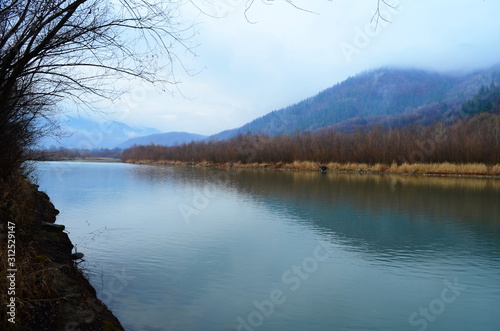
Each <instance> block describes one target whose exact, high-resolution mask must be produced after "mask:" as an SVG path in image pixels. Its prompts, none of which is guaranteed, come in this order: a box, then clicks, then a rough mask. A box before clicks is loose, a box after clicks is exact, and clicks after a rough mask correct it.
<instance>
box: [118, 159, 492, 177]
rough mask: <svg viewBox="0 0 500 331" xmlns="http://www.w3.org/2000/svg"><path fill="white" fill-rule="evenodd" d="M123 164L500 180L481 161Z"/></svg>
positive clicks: (136, 162) (144, 161)
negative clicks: (457, 162) (463, 162)
mask: <svg viewBox="0 0 500 331" xmlns="http://www.w3.org/2000/svg"><path fill="white" fill-rule="evenodd" d="M123 163H131V164H144V165H170V166H192V167H200V168H201V167H203V168H221V169H233V168H234V169H254V170H276V171H310V172H312V171H317V172H321V171H320V166H322V165H324V166H326V167H327V170H325V171H324V173H358V174H374V175H407V176H432V177H460V178H490V179H500V164H496V165H491V166H488V165H485V164H480V163H469V164H454V163H429V164H427V163H414V164H407V163H403V164H400V165H397V164H395V163H393V164H391V165H386V164H375V165H370V164H366V163H345V164H341V163H336V162H330V163H326V164H325V163H319V162H311V161H294V162H292V163H284V162H283V163H282V162H280V163H240V162H236V163H215V162H208V161H202V162H186V161H170V160H160V161H151V160H124V161H123Z"/></svg>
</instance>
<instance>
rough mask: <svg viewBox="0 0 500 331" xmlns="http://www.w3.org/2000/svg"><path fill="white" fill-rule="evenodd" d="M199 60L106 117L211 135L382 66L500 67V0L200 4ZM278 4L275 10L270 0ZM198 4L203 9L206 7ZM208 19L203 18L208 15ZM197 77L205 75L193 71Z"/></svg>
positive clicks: (195, 16) (142, 89) (190, 12)
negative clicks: (165, 85) (164, 86)
mask: <svg viewBox="0 0 500 331" xmlns="http://www.w3.org/2000/svg"><path fill="white" fill-rule="evenodd" d="M191 1H192V2H193V3H195V4H196V6H194V5H192V4H189V3H188V4H186V5H184V6H182V9H181V10H182V12H181V15H182V17H183V18H184V19H185V20H186V22H188V24H190V23H192V22H194V26H193V30H192V31H193V32H194V35H193V37H192V38H191V39H190V43H191V45H197V46H196V47H195V48H194V49H193V52H194V53H195V55H196V56H193V55H192V54H190V53H186V52H184V51H183V50H179V54H178V55H179V58H180V59H181V60H182V64H183V66H184V67H186V68H188V72H190V73H191V74H188V73H186V72H185V71H184V70H183V69H182V68H181V67H179V66H177V68H176V71H175V74H176V78H177V80H178V81H181V83H179V84H177V85H176V86H175V88H172V89H171V90H170V91H167V92H163V91H161V90H157V89H154V88H152V87H151V86H148V85H146V84H143V83H140V82H137V84H135V85H134V86H133V87H132V88H131V89H130V91H129V92H130V93H128V94H126V95H124V96H123V97H122V98H121V99H120V100H117V101H116V102H115V103H113V104H109V105H106V106H105V107H106V109H105V111H106V112H107V113H109V115H106V118H107V119H110V120H118V121H121V122H125V123H127V124H129V125H135V126H147V127H153V128H156V129H159V130H161V131H163V132H171V131H185V132H190V133H198V134H204V135H211V134H215V133H218V132H220V131H223V130H227V129H233V128H236V127H240V126H242V125H244V124H246V123H248V122H250V121H252V120H254V119H256V118H258V117H260V116H263V115H265V114H267V113H269V112H271V111H273V110H277V109H281V108H284V107H286V106H289V105H292V104H295V103H297V102H299V101H301V100H303V99H306V98H308V97H311V96H313V95H315V94H317V93H319V92H320V91H322V90H324V89H326V88H328V87H330V86H333V85H335V84H337V83H338V82H341V81H343V80H345V79H346V78H348V77H350V76H354V75H356V74H358V73H361V72H364V71H367V70H372V69H376V68H379V67H384V66H385V67H387V66H389V67H391V66H397V67H411V68H421V69H429V70H437V71H441V72H463V71H469V70H474V69H480V68H486V67H489V66H492V65H494V64H497V63H500V19H498V15H500V1H498V0H439V1H436V0H390V1H389V0H388V1H387V2H389V3H391V4H393V5H394V7H396V8H390V7H388V6H384V5H382V7H381V8H380V9H381V15H382V17H384V19H385V20H387V21H389V22H386V21H384V20H379V21H378V24H376V22H375V21H373V20H372V18H373V15H374V14H375V12H376V10H377V0H295V1H294V4H295V5H296V6H297V7H300V8H303V9H307V11H306V10H300V9H297V8H294V7H293V6H292V5H290V4H288V3H286V2H285V1H284V0H274V1H270V2H269V1H266V2H267V3H264V2H263V1H262V0H256V1H255V2H254V4H253V6H252V7H251V8H250V9H249V10H248V11H247V12H246V16H245V8H246V3H247V0H213V1H212V0H191ZM269 3H271V4H269ZM197 7H198V8H197ZM200 8H201V9H202V11H203V13H201V14H200V11H199V9H200ZM192 73H196V74H192Z"/></svg>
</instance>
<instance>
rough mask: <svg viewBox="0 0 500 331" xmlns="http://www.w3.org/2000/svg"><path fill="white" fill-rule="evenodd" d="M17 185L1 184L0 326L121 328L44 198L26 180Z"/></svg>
mask: <svg viewBox="0 0 500 331" xmlns="http://www.w3.org/2000/svg"><path fill="white" fill-rule="evenodd" d="M17 184H18V185H17V186H15V187H12V183H9V185H7V184H5V183H3V184H2V183H0V185H1V186H2V187H0V194H2V195H3V198H4V199H3V200H2V204H1V206H0V207H1V209H0V211H1V214H2V228H1V236H2V237H4V238H5V239H8V240H2V242H3V243H2V246H3V247H2V252H9V253H11V254H7V255H6V254H2V264H1V267H2V269H1V271H0V273H1V274H2V275H1V277H2V279H3V281H2V284H1V287H2V288H1V293H0V295H1V298H2V304H3V305H4V307H6V306H7V307H8V308H7V312H6V313H7V314H5V313H4V314H2V315H3V316H2V317H1V319H0V329H2V330H23V331H24V330H37V331H38V330H51V331H53V330H124V329H123V327H122V326H121V324H120V322H119V321H118V319H117V318H116V317H115V316H114V315H113V314H112V313H111V311H110V310H109V309H108V308H107V307H106V306H105V305H104V303H102V302H101V301H100V300H99V299H98V298H97V296H96V291H95V289H94V288H93V287H92V286H91V284H90V283H89V281H88V280H87V279H86V278H85V276H84V274H83V272H82V270H80V269H79V268H78V266H77V262H76V261H75V260H74V259H75V258H76V257H75V256H72V253H74V252H73V244H72V243H71V241H70V239H69V237H68V235H67V234H66V233H65V232H64V226H55V225H54V223H55V221H56V217H57V214H58V213H59V211H58V210H57V209H56V208H55V207H54V205H53V204H52V203H51V202H50V199H49V197H48V196H47V195H46V194H45V193H43V192H40V191H39V190H38V186H36V185H33V184H30V183H29V182H28V181H27V180H21V181H20V182H18V183H17ZM4 266H6V267H4ZM5 279H7V281H5ZM8 305H10V307H9V306H8Z"/></svg>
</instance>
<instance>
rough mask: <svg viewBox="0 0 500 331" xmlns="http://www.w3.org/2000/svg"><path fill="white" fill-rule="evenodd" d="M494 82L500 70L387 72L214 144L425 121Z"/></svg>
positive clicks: (362, 77)
mask: <svg viewBox="0 0 500 331" xmlns="http://www.w3.org/2000/svg"><path fill="white" fill-rule="evenodd" d="M492 81H495V82H498V81H500V66H495V67H493V68H490V69H487V70H482V71H478V72H475V73H469V74H460V75H451V74H449V75H446V74H441V73H436V72H428V71H424V70H415V69H393V68H381V69H377V70H373V71H369V72H364V73H361V74H359V75H356V76H355V77H351V78H348V79H347V80H345V81H343V82H341V83H339V84H337V85H335V86H332V87H330V88H328V89H326V90H324V91H322V92H320V93H319V94H317V95H315V96H313V97H311V98H308V99H306V100H303V101H301V102H299V103H297V104H294V105H292V106H289V107H286V108H283V109H281V110H276V111H273V112H271V113H269V114H267V115H264V116H262V117H260V118H257V119H255V120H254V121H252V122H250V123H248V124H245V125H243V126H242V127H240V128H236V129H232V130H227V131H223V132H220V133H218V134H216V135H213V136H211V137H210V139H211V140H225V139H229V138H231V137H234V136H237V135H238V134H246V133H248V132H252V133H263V134H267V135H280V134H293V133H295V132H303V131H315V130H318V129H321V128H328V127H330V128H335V129H338V130H352V129H353V128H355V127H359V126H360V125H363V124H366V123H381V122H390V123H393V124H394V125H397V123H402V122H405V121H407V120H409V119H410V118H415V117H419V116H420V115H421V113H420V112H423V113H425V114H426V116H429V115H432V114H434V113H435V112H436V110H437V109H441V108H445V107H447V106H448V105H457V104H460V103H461V102H464V101H465V100H467V99H468V98H471V97H473V96H474V95H475V94H476V93H477V92H478V91H479V89H480V88H481V86H483V85H486V86H489V85H490V84H491V83H492ZM440 107H441V108H440ZM423 113H422V114H423ZM431 117H432V116H431ZM429 120H432V119H431V118H429Z"/></svg>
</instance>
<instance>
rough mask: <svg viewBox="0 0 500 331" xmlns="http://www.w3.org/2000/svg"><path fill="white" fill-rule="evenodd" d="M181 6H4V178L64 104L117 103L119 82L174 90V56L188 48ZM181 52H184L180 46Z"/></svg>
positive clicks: (58, 0) (23, 2) (0, 79)
mask: <svg viewBox="0 0 500 331" xmlns="http://www.w3.org/2000/svg"><path fill="white" fill-rule="evenodd" d="M181 5H182V1H180V0H170V1H154V2H148V1H145V0H7V1H1V2H0V153H1V156H2V157H0V159H2V161H0V174H1V175H3V176H6V175H8V173H9V172H10V171H12V169H14V168H16V167H17V166H19V165H20V163H22V161H23V153H24V151H25V149H26V147H27V146H28V145H30V144H31V143H33V141H34V139H35V138H36V134H37V133H40V131H39V127H38V125H37V123H38V121H39V119H40V118H42V117H47V118H50V115H51V114H50V111H51V110H52V109H54V106H55V105H56V104H57V103H58V102H59V101H61V100H63V99H68V98H71V99H73V100H75V101H76V102H80V103H84V104H86V105H91V104H92V103H91V100H92V97H105V98H114V97H116V96H118V95H119V93H120V92H121V90H120V88H119V84H118V80H119V79H121V78H129V79H131V78H138V79H141V80H145V81H147V82H150V83H157V84H161V85H163V86H165V85H168V84H175V76H174V75H173V67H174V66H175V64H176V63H179V59H178V58H177V57H176V55H175V54H178V52H180V51H182V50H188V51H189V50H190V46H189V45H188V44H187V41H188V40H189V37H190V35H189V34H190V33H191V29H190V27H191V26H190V25H186V24H184V23H183V22H182V21H181V20H180V18H179V12H178V9H179V6H181ZM179 47H181V48H179Z"/></svg>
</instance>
